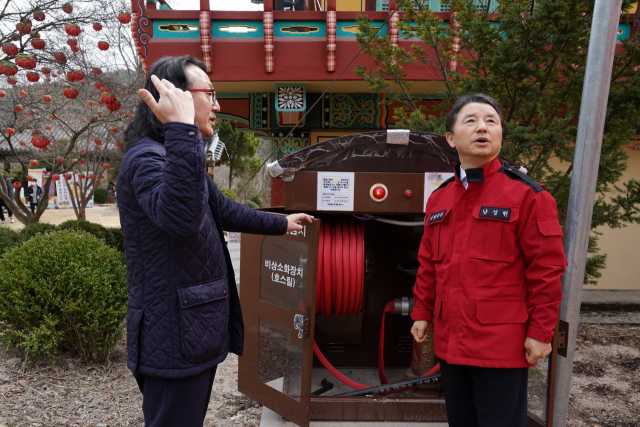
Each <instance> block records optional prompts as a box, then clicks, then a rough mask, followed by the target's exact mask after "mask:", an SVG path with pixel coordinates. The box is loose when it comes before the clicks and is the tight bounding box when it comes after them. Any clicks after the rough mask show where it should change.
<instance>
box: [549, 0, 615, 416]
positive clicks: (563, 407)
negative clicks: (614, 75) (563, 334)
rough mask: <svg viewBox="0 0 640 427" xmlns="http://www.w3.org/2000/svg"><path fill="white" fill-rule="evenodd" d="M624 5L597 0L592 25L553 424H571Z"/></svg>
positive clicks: (569, 227) (564, 282) (576, 157)
mask: <svg viewBox="0 0 640 427" xmlns="http://www.w3.org/2000/svg"><path fill="white" fill-rule="evenodd" d="M621 4H622V0H595V7H594V13H593V22H592V24H591V35H590V37H589V51H588V54H587V66H586V69H585V78H584V87H583V89H582V104H581V105H580V121H579V123H578V135H577V137H576V151H575V154H574V157H573V172H572V176H571V191H570V193H569V205H568V209H567V222H566V224H565V225H566V227H565V229H566V240H565V248H566V253H567V261H568V263H569V266H568V267H567V268H566V269H565V274H564V276H563V278H562V293H563V295H564V297H563V299H562V304H561V305H560V319H562V320H565V321H567V322H568V323H569V333H568V343H567V357H566V358H564V357H558V369H557V375H556V388H555V396H554V414H553V427H565V426H566V425H567V414H568V412H569V391H570V389H571V374H572V368H573V356H574V353H575V349H576V337H577V335H578V321H579V315H580V302H581V301H582V286H583V284H584V272H585V267H586V262H587V247H588V245H589V234H590V229H591V217H592V214H593V203H594V199H595V191H596V180H597V178H598V165H599V163H600V149H601V148H602V136H603V133H604V119H605V115H606V112H607V99H608V97H609V86H610V84H611V72H612V68H613V54H614V51H615V45H616V38H617V33H618V22H619V20H620V9H621Z"/></svg>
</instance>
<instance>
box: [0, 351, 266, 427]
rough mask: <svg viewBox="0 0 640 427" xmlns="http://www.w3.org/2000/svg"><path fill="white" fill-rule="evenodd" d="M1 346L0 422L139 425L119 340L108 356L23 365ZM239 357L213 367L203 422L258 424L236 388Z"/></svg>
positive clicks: (256, 410) (136, 397) (137, 401)
mask: <svg viewBox="0 0 640 427" xmlns="http://www.w3.org/2000/svg"><path fill="white" fill-rule="evenodd" d="M16 356H17V355H16V354H14V353H12V352H9V351H7V350H6V349H4V348H0V427H2V426H3V425H4V426H7V427H22V426H34V427H37V426H42V427H45V426H46V427H49V426H51V427H53V426H56V427H57V426H78V427H79V426H83V427H84V426H95V427H114V426H142V425H143V424H144V423H143V418H142V410H141V405H142V395H141V394H140V391H139V390H138V386H137V384H136V381H135V380H134V379H133V376H132V375H131V372H130V371H129V369H127V366H126V353H125V349H124V341H122V342H121V343H119V345H118V346H117V348H116V349H115V351H114V353H113V355H112V357H111V362H110V363H108V364H105V365H88V364H86V363H81V362H80V361H79V360H74V359H71V358H67V357H62V358H60V359H58V360H56V361H55V363H53V364H40V365H38V366H37V367H36V368H35V369H32V370H25V369H23V366H22V360H21V359H20V358H18V357H16ZM237 384H238V358H237V356H235V355H229V357H228V358H227V360H225V361H224V362H223V363H222V364H221V365H220V366H219V368H218V372H217V375H216V379H215V382H214V385H213V392H212V393H211V401H210V402H209V411H208V412H207V416H206V419H205V424H204V425H205V426H206V427H223V426H224V427H227V426H242V427H257V426H259V425H260V414H261V412H262V408H261V406H260V405H258V404H257V403H256V402H254V401H252V400H251V399H249V398H247V397H245V396H244V395H243V394H241V393H239V392H238V387H237Z"/></svg>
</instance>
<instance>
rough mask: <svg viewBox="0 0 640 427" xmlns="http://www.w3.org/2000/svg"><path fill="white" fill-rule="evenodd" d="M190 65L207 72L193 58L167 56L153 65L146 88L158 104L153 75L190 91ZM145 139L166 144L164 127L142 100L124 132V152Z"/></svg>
mask: <svg viewBox="0 0 640 427" xmlns="http://www.w3.org/2000/svg"><path fill="white" fill-rule="evenodd" d="M188 65H195V66H196V67H199V68H200V69H202V71H204V72H205V73H206V72H207V67H206V66H205V64H204V62H202V61H200V60H198V59H196V58H194V57H192V56H189V55H184V56H165V57H163V58H161V59H159V60H158V61H157V62H156V63H155V64H153V67H151V70H149V74H148V75H147V79H146V81H145V83H144V88H145V89H146V90H148V91H149V92H150V93H151V95H152V96H153V97H154V99H155V100H156V102H157V101H158V100H159V99H160V95H159V94H158V91H157V89H156V87H155V86H154V84H153V83H152V82H151V76H152V75H155V76H156V77H158V78H159V79H160V80H163V79H166V80H168V81H170V82H171V83H173V84H174V85H175V87H177V88H179V89H182V90H187V89H189V88H190V87H191V85H192V84H193V82H192V81H191V79H190V78H189V75H188V74H187V66H188ZM144 137H150V138H153V139H155V140H156V141H160V142H162V143H164V125H163V124H162V122H161V121H160V120H158V118H157V117H156V115H155V114H154V113H153V111H151V108H149V106H148V105H147V104H146V103H145V102H144V101H142V100H141V101H140V103H139V104H138V107H137V108H136V112H135V114H134V116H133V118H132V119H131V122H129V125H128V126H127V128H126V129H125V131H124V151H125V152H126V151H127V150H129V149H130V148H131V147H133V146H134V145H135V144H136V143H137V142H138V141H140V140H141V139H142V138H144Z"/></svg>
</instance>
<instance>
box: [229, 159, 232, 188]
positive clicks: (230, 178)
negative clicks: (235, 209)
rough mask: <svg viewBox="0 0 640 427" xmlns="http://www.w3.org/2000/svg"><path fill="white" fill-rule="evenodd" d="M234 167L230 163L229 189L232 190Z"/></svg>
mask: <svg viewBox="0 0 640 427" xmlns="http://www.w3.org/2000/svg"><path fill="white" fill-rule="evenodd" d="M232 177H233V167H232V166H231V164H229V190H231V180H232V179H233V178H232Z"/></svg>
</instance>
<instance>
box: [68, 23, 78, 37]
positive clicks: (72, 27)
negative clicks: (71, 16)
mask: <svg viewBox="0 0 640 427" xmlns="http://www.w3.org/2000/svg"><path fill="white" fill-rule="evenodd" d="M64 31H65V32H66V33H67V34H69V35H70V36H73V37H78V36H79V35H80V33H81V32H82V28H80V27H79V26H77V25H76V24H67V25H65V26H64Z"/></svg>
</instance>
